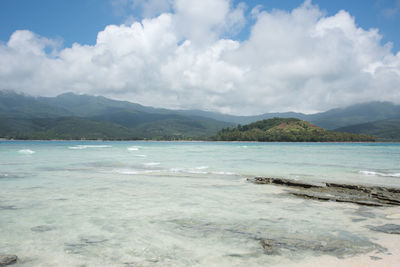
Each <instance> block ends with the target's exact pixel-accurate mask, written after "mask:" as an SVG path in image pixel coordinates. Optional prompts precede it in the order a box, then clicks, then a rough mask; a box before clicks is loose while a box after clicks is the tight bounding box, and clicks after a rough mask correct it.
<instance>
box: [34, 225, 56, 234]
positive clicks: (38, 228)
mask: <svg viewBox="0 0 400 267" xmlns="http://www.w3.org/2000/svg"><path fill="white" fill-rule="evenodd" d="M54 229H55V228H54V227H53V226H49V225H38V226H35V227H32V228H31V231H33V232H40V233H41V232H47V231H51V230H54Z"/></svg>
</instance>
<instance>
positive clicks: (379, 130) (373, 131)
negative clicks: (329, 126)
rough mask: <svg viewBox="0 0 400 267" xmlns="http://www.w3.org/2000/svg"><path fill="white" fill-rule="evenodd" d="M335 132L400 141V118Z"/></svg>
mask: <svg viewBox="0 0 400 267" xmlns="http://www.w3.org/2000/svg"><path fill="white" fill-rule="evenodd" d="M335 131H338V132H348V133H356V134H360V133H362V134H369V135H374V136H376V137H377V138H378V140H382V141H393V140H395V141H400V117H399V118H396V119H388V120H379V121H374V122H367V123H361V124H356V125H351V126H346V127H342V128H338V129H336V130H335Z"/></svg>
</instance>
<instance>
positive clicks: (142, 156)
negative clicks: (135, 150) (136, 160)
mask: <svg viewBox="0 0 400 267" xmlns="http://www.w3.org/2000/svg"><path fill="white" fill-rule="evenodd" d="M135 156H136V157H141V158H147V155H140V154H139V155H135Z"/></svg>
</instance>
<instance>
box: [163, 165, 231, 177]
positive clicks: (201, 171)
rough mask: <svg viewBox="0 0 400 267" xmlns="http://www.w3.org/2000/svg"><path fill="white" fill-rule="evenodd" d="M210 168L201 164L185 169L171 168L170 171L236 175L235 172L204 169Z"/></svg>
mask: <svg viewBox="0 0 400 267" xmlns="http://www.w3.org/2000/svg"><path fill="white" fill-rule="evenodd" d="M205 169H208V166H200V167H195V168H191V169H184V168H171V169H169V171H170V172H173V173H191V174H216V175H236V173H234V172H228V171H204V170H205Z"/></svg>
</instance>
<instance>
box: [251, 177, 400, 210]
mask: <svg viewBox="0 0 400 267" xmlns="http://www.w3.org/2000/svg"><path fill="white" fill-rule="evenodd" d="M247 180H248V181H250V182H253V183H255V184H273V185H278V186H285V187H288V188H289V190H288V193H289V194H291V195H293V196H296V197H301V198H305V199H314V200H320V201H336V202H347V203H354V204H358V205H363V206H376V207H390V206H400V188H393V187H382V186H364V185H350V184H339V183H315V184H314V183H304V182H301V181H297V180H291V179H284V178H271V177H255V178H249V179H247Z"/></svg>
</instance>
